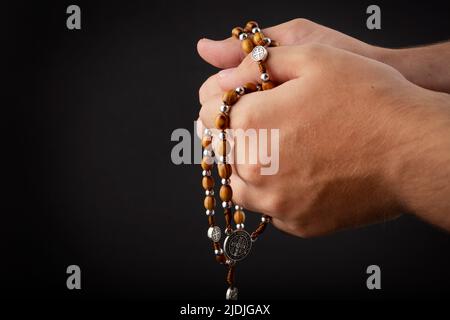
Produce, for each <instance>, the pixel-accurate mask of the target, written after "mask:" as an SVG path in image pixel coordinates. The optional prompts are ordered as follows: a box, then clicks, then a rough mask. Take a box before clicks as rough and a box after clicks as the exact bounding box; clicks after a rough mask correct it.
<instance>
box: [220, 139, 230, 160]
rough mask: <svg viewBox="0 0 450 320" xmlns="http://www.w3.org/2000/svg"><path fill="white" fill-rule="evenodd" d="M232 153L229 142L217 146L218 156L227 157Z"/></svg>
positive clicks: (225, 141)
mask: <svg viewBox="0 0 450 320" xmlns="http://www.w3.org/2000/svg"><path fill="white" fill-rule="evenodd" d="M230 151H231V145H230V143H229V142H228V141H227V140H222V141H220V142H219V143H218V145H217V154H218V155H219V156H225V155H227V154H229V153H230Z"/></svg>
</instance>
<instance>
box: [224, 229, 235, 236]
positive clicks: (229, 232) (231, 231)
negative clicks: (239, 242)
mask: <svg viewBox="0 0 450 320" xmlns="http://www.w3.org/2000/svg"><path fill="white" fill-rule="evenodd" d="M232 233H233V229H231V228H227V229H225V234H226V235H227V236H229V235H230V234H232Z"/></svg>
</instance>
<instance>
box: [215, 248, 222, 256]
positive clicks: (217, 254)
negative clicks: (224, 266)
mask: <svg viewBox="0 0 450 320" xmlns="http://www.w3.org/2000/svg"><path fill="white" fill-rule="evenodd" d="M214 254H215V255H216V256H220V255H222V254H223V249H222V248H220V249H219V250H217V249H216V250H214Z"/></svg>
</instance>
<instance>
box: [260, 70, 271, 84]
mask: <svg viewBox="0 0 450 320" xmlns="http://www.w3.org/2000/svg"><path fill="white" fill-rule="evenodd" d="M269 79H270V78H269V74H268V73H266V72H264V73H261V80H262V81H264V82H266V81H269Z"/></svg>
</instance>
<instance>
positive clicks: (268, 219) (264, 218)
mask: <svg viewBox="0 0 450 320" xmlns="http://www.w3.org/2000/svg"><path fill="white" fill-rule="evenodd" d="M261 222H263V223H269V222H270V218H269V217H266V216H262V217H261Z"/></svg>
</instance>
